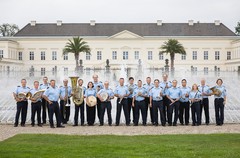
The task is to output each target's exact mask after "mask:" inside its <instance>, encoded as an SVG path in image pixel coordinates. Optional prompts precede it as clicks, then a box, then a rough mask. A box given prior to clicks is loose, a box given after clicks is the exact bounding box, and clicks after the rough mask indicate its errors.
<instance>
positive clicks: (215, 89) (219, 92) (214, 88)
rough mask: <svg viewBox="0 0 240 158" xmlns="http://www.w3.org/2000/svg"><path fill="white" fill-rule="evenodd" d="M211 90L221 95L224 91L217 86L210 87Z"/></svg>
mask: <svg viewBox="0 0 240 158" xmlns="http://www.w3.org/2000/svg"><path fill="white" fill-rule="evenodd" d="M210 90H211V91H212V92H213V94H214V95H216V96H218V97H220V96H221V95H222V92H221V91H220V90H219V89H217V88H216V86H214V87H212V88H210Z"/></svg>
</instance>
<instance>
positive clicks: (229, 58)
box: [227, 51, 232, 60]
mask: <svg viewBox="0 0 240 158" xmlns="http://www.w3.org/2000/svg"><path fill="white" fill-rule="evenodd" d="M231 59H232V53H231V52H230V51H228V52H227V60H231Z"/></svg>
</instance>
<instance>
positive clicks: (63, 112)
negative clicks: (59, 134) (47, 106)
mask: <svg viewBox="0 0 240 158" xmlns="http://www.w3.org/2000/svg"><path fill="white" fill-rule="evenodd" d="M68 102H69V100H68ZM60 116H61V121H62V123H67V122H68V121H69V117H70V106H65V105H64V100H60Z"/></svg>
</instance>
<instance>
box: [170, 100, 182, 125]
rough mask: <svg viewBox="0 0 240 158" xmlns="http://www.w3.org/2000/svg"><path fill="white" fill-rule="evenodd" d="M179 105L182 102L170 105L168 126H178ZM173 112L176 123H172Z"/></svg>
mask: <svg viewBox="0 0 240 158" xmlns="http://www.w3.org/2000/svg"><path fill="white" fill-rule="evenodd" d="M179 105H180V102H179V101H177V102H175V103H173V104H172V105H170V104H169V106H168V109H167V110H168V114H167V116H168V124H169V125H172V123H173V124H177V120H178V115H179ZM173 110H174V121H173V122H172V115H173Z"/></svg>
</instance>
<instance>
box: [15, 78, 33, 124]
mask: <svg viewBox="0 0 240 158" xmlns="http://www.w3.org/2000/svg"><path fill="white" fill-rule="evenodd" d="M21 84H22V86H17V88H16V90H15V92H13V97H14V99H15V100H16V101H17V112H16V116H15V123H14V127H17V126H18V120H19V115H20V113H21V126H22V127H25V122H26V118H27V106H28V101H27V98H26V94H27V93H28V92H29V91H30V88H29V87H27V86H26V84H27V81H26V79H22V80H21ZM20 93H24V94H25V97H22V98H19V96H20V95H19V94H20Z"/></svg>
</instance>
